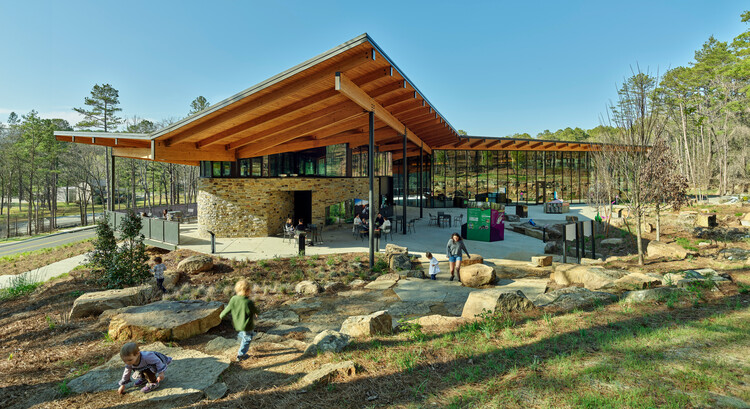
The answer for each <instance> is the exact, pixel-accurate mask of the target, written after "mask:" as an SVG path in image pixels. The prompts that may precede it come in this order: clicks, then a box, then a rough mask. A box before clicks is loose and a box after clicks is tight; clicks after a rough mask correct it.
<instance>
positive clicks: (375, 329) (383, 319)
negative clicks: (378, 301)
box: [340, 311, 393, 338]
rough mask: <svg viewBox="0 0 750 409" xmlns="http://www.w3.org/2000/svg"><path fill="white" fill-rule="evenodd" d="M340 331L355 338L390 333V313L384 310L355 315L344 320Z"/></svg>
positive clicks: (391, 330) (391, 329)
mask: <svg viewBox="0 0 750 409" xmlns="http://www.w3.org/2000/svg"><path fill="white" fill-rule="evenodd" d="M340 332H341V333H342V334H346V335H349V336H351V337H355V338H356V337H370V336H373V335H379V334H390V333H392V332H393V328H392V323H391V315H390V314H388V313H387V312H385V311H378V312H374V313H372V314H370V315H355V316H352V317H349V318H347V319H346V320H344V322H343V323H342V324H341V331H340Z"/></svg>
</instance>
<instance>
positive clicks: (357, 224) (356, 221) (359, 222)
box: [352, 214, 362, 233]
mask: <svg viewBox="0 0 750 409" xmlns="http://www.w3.org/2000/svg"><path fill="white" fill-rule="evenodd" d="M361 228H362V219H361V218H360V217H359V214H357V215H356V216H354V226H353V227H352V231H353V232H355V233H356V232H358V231H359V229H361Z"/></svg>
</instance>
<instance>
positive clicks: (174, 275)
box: [154, 271, 182, 291]
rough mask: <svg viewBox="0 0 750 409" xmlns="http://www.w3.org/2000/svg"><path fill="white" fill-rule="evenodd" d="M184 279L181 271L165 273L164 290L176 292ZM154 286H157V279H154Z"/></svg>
mask: <svg viewBox="0 0 750 409" xmlns="http://www.w3.org/2000/svg"><path fill="white" fill-rule="evenodd" d="M181 279H182V272H181V271H165V272H164V283H163V285H164V288H166V289H167V290H170V291H171V290H174V289H175V288H176V287H177V284H178V283H179V282H180V280H181ZM154 284H156V279H154Z"/></svg>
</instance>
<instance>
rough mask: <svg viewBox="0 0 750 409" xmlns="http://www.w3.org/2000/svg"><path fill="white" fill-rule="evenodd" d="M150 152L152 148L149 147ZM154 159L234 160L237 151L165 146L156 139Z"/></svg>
mask: <svg viewBox="0 0 750 409" xmlns="http://www.w3.org/2000/svg"><path fill="white" fill-rule="evenodd" d="M147 150H148V151H149V154H150V153H151V148H148V149H147ZM154 155H155V157H154V158H153V159H154V160H161V161H165V162H170V161H173V160H182V161H201V160H216V161H234V160H236V159H237V156H236V152H235V151H231V150H226V149H201V150H196V149H193V148H192V147H189V148H184V147H179V146H169V147H168V146H165V144H164V142H162V141H155V144H154Z"/></svg>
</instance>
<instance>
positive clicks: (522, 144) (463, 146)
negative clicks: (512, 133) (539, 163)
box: [432, 136, 603, 152]
mask: <svg viewBox="0 0 750 409" xmlns="http://www.w3.org/2000/svg"><path fill="white" fill-rule="evenodd" d="M602 146H603V144H601V143H596V142H575V141H549V140H544V139H520V138H492V137H487V136H460V137H459V138H458V139H457V140H456V141H454V142H451V143H447V144H443V145H439V146H433V147H432V148H433V149H445V150H476V151H486V150H492V151H551V152H560V151H563V152H571V151H572V152H590V151H599V150H601V147H602Z"/></svg>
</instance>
